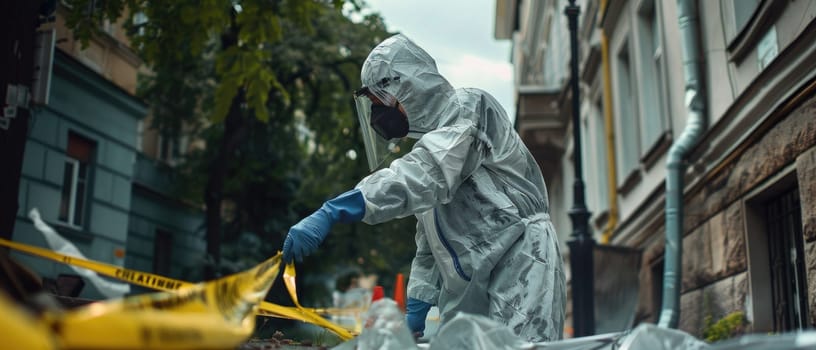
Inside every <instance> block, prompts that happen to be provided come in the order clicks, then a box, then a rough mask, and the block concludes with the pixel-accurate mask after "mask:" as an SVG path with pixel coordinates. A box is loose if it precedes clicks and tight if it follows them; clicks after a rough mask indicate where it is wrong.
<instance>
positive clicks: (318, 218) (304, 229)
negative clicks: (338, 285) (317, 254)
mask: <svg viewBox="0 0 816 350" xmlns="http://www.w3.org/2000/svg"><path fill="white" fill-rule="evenodd" d="M363 216H365V199H363V193H362V192H360V190H359V189H354V190H351V191H348V192H346V193H343V194H341V195H339V196H337V197H335V198H334V199H332V200H329V201H327V202H325V203H323V206H321V207H320V209H318V210H317V211H315V212H314V213H312V215H309V216H307V217H305V218H304V219H303V220H300V222H298V223H297V224H295V226H292V227H291V228H290V229H289V234H288V235H287V236H286V241H284V242H283V262H284V263H287V264H288V263H290V262H291V261H292V258H295V259H297V261H303V258H304V257H306V256H307V255H309V254H311V253H312V252H314V251H315V250H316V249H317V246H318V245H320V243H321V242H323V240H324V239H326V236H327V235H328V234H329V230H331V227H332V225H334V224H336V223H338V222H343V223H349V222H357V221H360V220H362V219H363Z"/></svg>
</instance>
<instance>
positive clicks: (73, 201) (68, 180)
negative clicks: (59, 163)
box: [59, 132, 96, 227]
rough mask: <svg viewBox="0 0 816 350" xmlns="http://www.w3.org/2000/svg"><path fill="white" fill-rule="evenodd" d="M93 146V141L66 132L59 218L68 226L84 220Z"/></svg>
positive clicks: (75, 225)
mask: <svg viewBox="0 0 816 350" xmlns="http://www.w3.org/2000/svg"><path fill="white" fill-rule="evenodd" d="M95 148H96V145H95V143H94V142H93V141H91V140H88V139H86V138H84V137H82V136H79V135H77V134H75V133H73V132H69V133H68V149H67V151H66V159H65V168H64V171H63V177H62V199H61V201H60V212H59V220H60V221H62V222H64V223H67V224H68V225H70V226H74V227H82V225H83V223H84V221H85V220H84V218H85V215H86V210H85V208H86V206H87V203H86V202H87V194H88V187H89V184H88V179H89V173H90V164H91V160H92V159H93V154H94V149H95Z"/></svg>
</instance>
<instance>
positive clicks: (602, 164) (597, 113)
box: [590, 98, 610, 213]
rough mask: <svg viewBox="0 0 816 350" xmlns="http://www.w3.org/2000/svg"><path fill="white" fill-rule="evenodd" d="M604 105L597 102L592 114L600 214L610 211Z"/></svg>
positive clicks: (595, 171) (593, 170) (598, 209)
mask: <svg viewBox="0 0 816 350" xmlns="http://www.w3.org/2000/svg"><path fill="white" fill-rule="evenodd" d="M603 110H604V109H603V103H602V102H601V99H600V98H599V99H597V101H596V102H595V108H594V113H592V119H593V123H592V124H593V125H592V133H591V134H590V135H592V136H591V137H592V143H593V144H594V145H595V147H594V148H595V152H594V153H595V157H594V158H595V159H594V162H595V166H594V167H593V168H592V171H591V172H594V173H595V174H597V175H596V177H597V178H596V179H595V183H596V184H597V194H596V198H597V204H596V205H597V207H596V210H597V211H598V212H599V213H600V212H603V211H606V210H608V209H609V171H610V169H609V158H607V154H606V152H607V147H606V126H605V124H604V115H603Z"/></svg>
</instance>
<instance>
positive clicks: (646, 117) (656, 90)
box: [630, 0, 669, 160]
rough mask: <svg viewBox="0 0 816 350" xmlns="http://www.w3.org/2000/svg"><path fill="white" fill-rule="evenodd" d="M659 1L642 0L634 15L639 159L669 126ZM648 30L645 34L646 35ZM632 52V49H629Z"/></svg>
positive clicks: (654, 144)
mask: <svg viewBox="0 0 816 350" xmlns="http://www.w3.org/2000/svg"><path fill="white" fill-rule="evenodd" d="M659 6H660V1H656V0H642V1H640V2H639V3H638V6H637V9H636V10H635V13H634V15H633V18H634V20H633V22H634V24H635V26H636V28H637V30H635V31H634V34H635V36H636V38H635V39H636V40H635V41H636V42H637V45H634V47H633V48H632V49H633V50H634V51H635V66H636V67H642V68H641V69H637V70H636V73H635V75H636V76H637V82H638V84H637V89H638V90H637V93H638V96H639V97H640V98H639V99H638V103H639V105H638V107H639V109H638V124H639V127H638V129H639V133H640V135H639V141H640V143H639V151H640V152H639V155H640V157H641V160H643V159H646V158H647V157H649V155H650V154H651V153H653V152H654V151H655V150H656V149H657V148H658V145H659V144H660V142H661V140H662V139H663V136H664V134H665V133H666V132H667V126H668V124H669V123H668V120H669V115H668V109H667V103H666V101H667V98H666V86H665V83H666V73H665V60H664V45H665V44H664V40H663V32H662V28H663V27H662V23H663V21H662V19H661V15H660V14H661V11H660V7H659ZM647 33H648V35H646V34H647ZM630 52H631V50H630Z"/></svg>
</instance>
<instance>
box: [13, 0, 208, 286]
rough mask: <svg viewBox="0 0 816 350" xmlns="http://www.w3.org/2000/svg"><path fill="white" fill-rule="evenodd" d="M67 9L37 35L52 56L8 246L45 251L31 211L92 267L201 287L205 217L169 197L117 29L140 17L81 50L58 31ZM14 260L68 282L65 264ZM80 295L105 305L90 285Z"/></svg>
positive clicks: (168, 172) (165, 156)
mask: <svg viewBox="0 0 816 350" xmlns="http://www.w3.org/2000/svg"><path fill="white" fill-rule="evenodd" d="M66 6H67V5H65V4H64V3H63V2H59V3H58V6H57V9H56V13H55V16H54V18H55V19H54V21H52V22H51V23H46V24H43V25H42V26H41V27H40V28H39V30H40V31H43V32H50V31H53V33H54V38H55V40H54V42H55V45H56V48H55V50H54V55H53V60H51V61H49V64H51V65H52V74H51V76H50V93H49V96H48V97H49V98H48V102H47V103H46V104H40V105H38V106H36V107H35V108H34V109H33V112H32V118H31V122H30V123H29V132H28V136H27V141H26V145H25V153H24V159H23V169H22V176H21V179H20V187H19V196H18V197H19V199H18V203H19V210H18V212H17V221H16V224H15V230H14V233H13V240H15V241H19V242H22V243H26V244H32V245H37V246H43V247H48V245H47V243H46V242H45V240H44V239H43V236H42V235H40V234H39V233H38V232H37V231H36V230H35V228H34V227H33V223H32V221H31V220H30V219H29V218H28V212H29V210H31V209H32V208H37V209H38V210H39V212H40V213H41V216H42V218H43V220H44V221H45V222H46V223H48V224H49V225H51V226H52V227H54V228H55V229H56V230H57V231H58V233H60V234H61V235H62V236H64V237H65V238H67V239H69V240H70V241H71V242H72V243H73V244H75V245H76V246H77V247H78V248H79V250H80V251H81V252H82V253H83V254H84V255H85V256H86V257H88V258H89V259H92V260H97V261H101V262H105V263H109V264H114V265H118V266H124V267H128V268H132V269H136V270H140V271H147V272H154V273H158V274H162V275H165V276H170V277H175V278H186V279H195V278H200V274H199V270H200V266H201V262H202V261H203V259H204V253H203V252H204V239H203V233H202V229H201V227H202V226H203V224H202V223H203V215H202V211H201V208H200V207H197V206H195V205H191V204H189V203H184V202H181V201H179V200H178V199H176V198H175V197H174V195H173V192H172V187H171V186H172V185H171V183H170V179H171V177H172V171H173V170H172V167H171V165H172V160H173V159H172V155H173V154H174V153H173V152H171V151H172V150H171V149H169V148H168V147H167V145H168V144H169V143H167V142H163V141H165V140H161V138H160V137H158V136H157V134H156V132H155V130H152V129H151V128H150V126H149V125H150V124H149V119H148V118H149V117H148V112H149V108H148V106H147V105H146V104H145V103H144V102H142V101H141V100H140V99H138V98H137V97H135V92H136V87H137V75H138V73H139V71H140V70H143V69H144V67H142V62H141V60H140V59H139V57H138V56H137V55H135V54H134V52H133V51H132V50H131V49H130V48H129V46H128V39H127V36H126V33H125V32H124V30H123V27H122V23H123V21H128V20H142V19H143V18H141V17H138V16H125V17H123V18H122V19H121V20H120V22H118V23H107V22H106V23H103V24H102V28H103V30H104V33H103V34H102V35H98V36H94V37H93V38H91V39H90V40H89V43H88V46H87V47H83V46H82V45H81V43H79V42H77V41H75V40H74V39H73V37H72V34H71V32H70V31H69V30H68V29H67V27H66V25H65V23H64V18H65V11H66ZM132 17H133V18H132ZM162 150H164V152H162ZM176 153H178V152H176ZM13 256H14V258H15V259H17V260H19V261H20V262H22V263H23V264H24V265H26V266H28V267H30V268H31V269H33V270H34V271H35V272H36V273H37V274H39V275H40V276H42V277H43V278H46V279H52V280H53V279H56V278H57V276H59V275H60V274H72V273H73V272H72V271H71V270H70V269H69V268H68V267H67V266H64V265H62V264H58V263H54V262H50V261H45V260H43V259H40V258H35V257H30V256H26V255H24V254H14V255H13ZM79 296H81V297H84V298H91V299H96V298H101V297H102V295H101V294H100V293H99V292H98V291H97V290H95V289H94V287H93V286H92V285H90V284H86V285H85V287H84V289H83V291H82V293H81V294H80V295H79Z"/></svg>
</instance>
